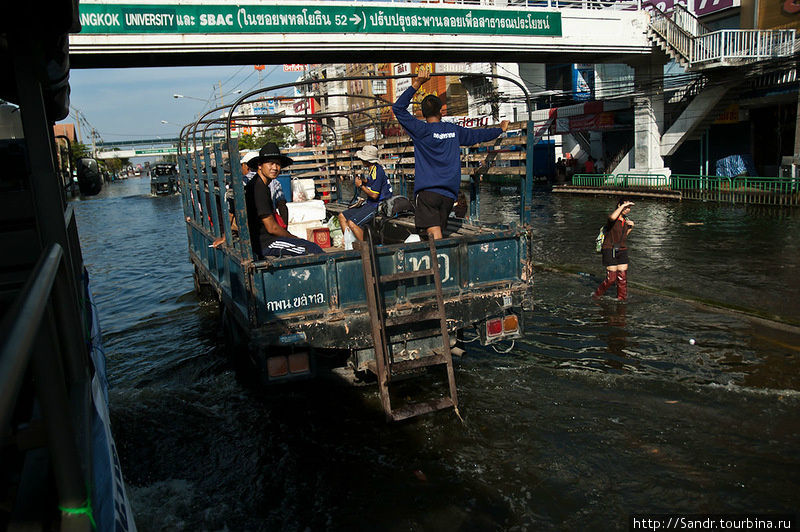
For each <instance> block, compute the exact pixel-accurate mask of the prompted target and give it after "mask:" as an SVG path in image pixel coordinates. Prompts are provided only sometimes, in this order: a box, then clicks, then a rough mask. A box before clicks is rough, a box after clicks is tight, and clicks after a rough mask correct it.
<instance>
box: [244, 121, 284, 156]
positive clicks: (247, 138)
mask: <svg viewBox="0 0 800 532" xmlns="http://www.w3.org/2000/svg"><path fill="white" fill-rule="evenodd" d="M267 142H274V143H275V144H277V145H278V146H281V147H283V148H285V147H288V146H291V145H293V144H294V143H296V142H297V138H296V137H295V136H294V131H293V130H292V128H291V127H289V126H275V127H265V128H259V130H258V134H256V135H239V149H242V150H257V149H259V148H260V147H261V146H263V145H264V144H266V143H267Z"/></svg>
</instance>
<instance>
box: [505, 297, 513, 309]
mask: <svg viewBox="0 0 800 532" xmlns="http://www.w3.org/2000/svg"><path fill="white" fill-rule="evenodd" d="M510 306H511V296H503V308H509V307H510Z"/></svg>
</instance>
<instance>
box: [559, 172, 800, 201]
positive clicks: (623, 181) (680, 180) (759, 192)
mask: <svg viewBox="0 0 800 532" xmlns="http://www.w3.org/2000/svg"><path fill="white" fill-rule="evenodd" d="M572 184H573V186H578V187H586V188H603V189H620V190H623V191H624V190H630V191H634V190H636V191H645V192H646V191H664V190H669V191H675V192H680V193H681V198H682V199H692V200H702V201H719V202H729V203H744V204H750V205H779V206H800V178H789V177H749V176H738V177H726V176H708V175H690V174H672V175H670V176H669V177H667V176H665V175H663V174H615V175H611V174H575V175H574V176H572Z"/></svg>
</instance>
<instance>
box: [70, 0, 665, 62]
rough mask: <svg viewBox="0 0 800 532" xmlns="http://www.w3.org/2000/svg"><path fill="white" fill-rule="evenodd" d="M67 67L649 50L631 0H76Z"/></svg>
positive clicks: (594, 57)
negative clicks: (76, 22)
mask: <svg viewBox="0 0 800 532" xmlns="http://www.w3.org/2000/svg"><path fill="white" fill-rule="evenodd" d="M80 20H81V25H82V28H83V29H82V31H81V32H80V33H79V34H75V35H70V60H71V63H72V66H73V68H82V67H83V68H86V67H90V68H96V67H121V66H168V65H201V64H248V63H253V64H263V63H270V64H280V63H324V62H342V61H343V60H346V61H349V62H376V61H408V60H409V59H413V58H419V59H418V60H420V61H440V62H463V61H502V62H522V63H548V62H557V63H582V62H586V63H604V62H614V63H621V62H630V61H633V60H635V59H636V58H637V57H638V58H640V57H641V56H647V55H650V54H651V53H652V52H653V44H652V43H651V42H650V40H648V22H649V16H648V13H647V12H646V11H644V10H642V8H641V0H633V1H631V0H622V1H613V0H611V1H605V2H597V1H595V0H592V1H591V2H587V1H576V0H566V1H558V0H536V1H526V0H522V1H513V0H511V1H509V0H481V1H480V2H478V1H473V2H467V1H462V2H455V1H452V2H441V3H437V2H421V1H420V2H367V1H362V2H359V1H355V2H335V1H334V2H330V1H328V2H312V1H306V2H296V1H293V2H282V1H273V2H253V1H250V2H242V3H236V4H233V3H231V4H227V3H224V2H219V1H217V2H208V1H201V2H193V3H186V2H179V1H176V0H167V1H162V2H158V3H152V4H150V3H139V2H137V3H126V2H123V1H116V0H104V1H97V0H95V1H92V0H83V1H82V2H81V6H80Z"/></svg>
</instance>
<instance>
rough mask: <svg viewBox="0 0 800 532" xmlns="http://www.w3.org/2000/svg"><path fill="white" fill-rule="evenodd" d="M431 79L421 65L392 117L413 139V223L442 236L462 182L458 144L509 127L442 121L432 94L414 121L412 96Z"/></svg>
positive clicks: (492, 135)
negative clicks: (478, 125)
mask: <svg viewBox="0 0 800 532" xmlns="http://www.w3.org/2000/svg"><path fill="white" fill-rule="evenodd" d="M430 78H431V73H430V71H429V70H428V68H427V67H424V66H423V67H420V69H419V71H418V72H417V75H416V77H415V78H413V79H412V80H411V87H409V88H408V89H406V90H405V92H403V94H401V95H400V97H399V98H397V101H396V102H395V103H394V105H392V110H393V111H394V116H395V117H396V118H397V121H398V122H400V125H402V126H403V128H404V129H405V130H406V131H407V132H408V135H409V136H410V137H411V140H412V141H414V161H415V163H414V196H415V198H416V204H417V206H416V211H415V215H414V223H415V224H416V226H417V230H418V231H422V230H425V231H426V232H427V233H428V236H429V237H430V238H433V239H434V240H438V239H440V238H442V232H443V231H444V229H445V227H446V226H447V217H448V216H449V215H450V210H451V209H452V208H453V203H454V202H455V200H456V198H458V189H459V186H460V185H461V149H460V147H461V146H471V145H473V144H478V143H480V142H486V141H489V140H492V139H495V138H497V137H499V136H500V135H501V134H502V133H503V132H505V131H506V130H507V129H508V120H503V121H502V122H500V127H493V128H487V129H469V128H465V127H461V126H459V125H456V124H452V123H448V122H442V101H441V100H440V99H439V98H438V97H437V96H434V95H432V94H429V95H428V96H426V97H425V98H424V99H423V100H422V105H421V106H422V116H424V117H425V120H424V121H422V120H417V119H416V118H414V117H413V116H412V115H411V113H409V112H408V109H407V108H408V106H409V104H410V103H411V98H412V97H413V96H414V94H415V93H416V92H417V90H419V88H420V87H421V86H422V85H423V84H424V83H425V82H426V81H428V80H429V79H430Z"/></svg>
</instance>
